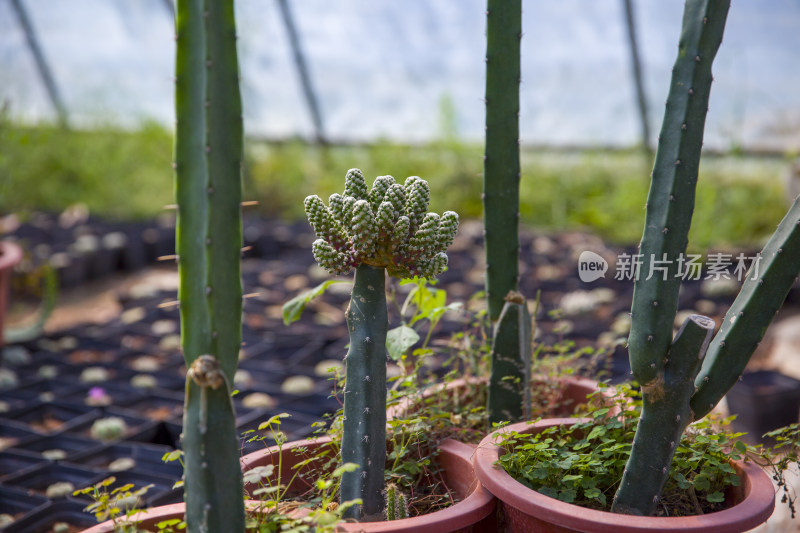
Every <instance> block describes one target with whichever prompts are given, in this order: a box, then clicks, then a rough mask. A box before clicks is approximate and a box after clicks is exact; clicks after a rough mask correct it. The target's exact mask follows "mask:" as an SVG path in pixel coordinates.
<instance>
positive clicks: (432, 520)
mask: <svg viewBox="0 0 800 533" xmlns="http://www.w3.org/2000/svg"><path fill="white" fill-rule="evenodd" d="M329 443H330V439H328V438H319V439H311V440H302V441H294V442H289V443H286V444H284V446H283V449H282V450H280V451H279V450H278V449H277V447H271V448H267V449H266V450H261V451H257V452H253V453H250V454H248V455H246V456H244V457H242V459H241V465H242V470H243V471H245V472H247V471H249V470H252V469H253V468H256V467H259V466H266V465H269V464H277V462H278V460H279V459H280V460H281V471H282V474H283V475H284V477H285V478H284V479H282V480H281V481H282V482H283V483H289V480H290V479H291V477H292V476H293V474H294V473H295V471H296V470H295V469H294V468H293V466H294V465H296V464H298V463H300V462H301V461H303V460H304V459H307V458H309V457H310V456H313V454H314V453H315V452H316V451H317V450H319V449H320V448H321V447H324V446H327V445H328V444H329ZM297 448H303V449H304V452H302V453H297V452H296V449H297ZM474 451H475V448H474V447H473V446H470V445H468V444H464V443H461V442H458V441H454V440H445V441H443V442H442V443H441V444H440V447H439V456H438V461H439V463H440V466H441V467H442V469H443V470H444V479H445V483H446V485H447V487H448V488H449V489H450V490H451V491H452V492H453V493H454V494H455V496H456V498H457V499H458V500H459V501H458V503H456V504H455V505H452V506H450V507H448V508H446V509H443V510H441V511H437V512H435V513H431V514H427V515H423V516H416V517H413V518H406V519H403V520H394V521H392V522H363V523H347V524H340V525H339V526H338V529H337V531H340V532H343V533H357V532H364V533H389V532H395V533H400V532H408V533H449V532H453V533H455V532H458V533H493V532H495V531H497V524H496V517H495V513H494V510H495V504H496V502H495V500H494V498H493V497H492V496H491V495H490V494H489V493H488V492H486V491H485V490H484V489H483V487H481V485H480V483H479V482H478V480H477V478H476V477H475V473H474V470H473V468H472V463H471V457H472V454H473V453H474ZM313 468H314V465H313V464H309V465H306V466H304V467H303V468H302V469H301V472H309V471H310V470H312V469H313ZM311 477H313V476H311ZM310 486H311V485H310V484H309V482H308V481H307V480H306V479H304V478H300V477H299V476H298V477H295V478H294V480H293V481H292V483H291V484H290V485H289V486H288V488H289V493H302V492H305V491H306V490H308V489H309V488H310ZM257 488H259V487H258V486H257V485H250V484H248V485H246V486H245V490H246V491H247V492H248V494H252V492H253V491H254V490H256V489H257ZM247 507H248V509H250V511H249V512H258V508H259V507H263V504H262V502H259V501H254V500H250V501H248V502H247ZM185 511H186V507H185V504H183V503H179V504H172V505H165V506H162V507H156V508H153V509H149V510H146V511H142V512H141V513H138V514H136V515H135V516H134V519H135V520H137V521H139V522H140V523H139V528H141V529H144V530H146V531H157V527H156V524H158V522H161V521H163V520H167V519H172V518H179V519H183V517H184V514H185ZM112 531H113V524H112V523H111V522H103V523H102V524H99V525H97V526H95V527H93V528H91V529H89V530H87V531H86V532H85V533H111V532H112Z"/></svg>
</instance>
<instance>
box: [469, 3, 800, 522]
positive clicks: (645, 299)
mask: <svg viewBox="0 0 800 533" xmlns="http://www.w3.org/2000/svg"><path fill="white" fill-rule="evenodd" d="M729 5H730V2H729V1H728V0H689V1H688V2H687V3H686V7H685V11H684V18H683V28H682V33H681V39H680V43H679V55H678V58H677V60H676V62H675V67H674V68H673V74H672V84H671V88H670V94H669V98H668V100H667V109H666V112H665V116H664V122H663V125H662V130H661V135H660V138H659V143H658V152H657V155H656V160H655V165H654V169H653V175H652V181H651V187H650V193H649V196H648V202H647V214H646V220H645V230H644V235H643V238H642V242H641V247H640V252H641V256H640V257H641V264H640V266H639V267H638V268H637V270H636V274H637V275H636V280H635V285H634V299H633V305H632V327H631V334H630V338H629V352H630V362H631V369H632V371H633V377H634V379H635V380H636V381H637V382H638V383H640V384H641V388H642V394H643V408H642V412H641V417H640V421H639V423H638V426H637V430H636V435H635V438H634V439H633V443H632V449H631V454H630V459H629V460H628V461H627V464H626V467H625V472H624V475H623V477H622V480H621V483H620V487H619V489H618V491H617V493H616V495H615V496H614V499H613V505H612V511H613V512H615V513H625V514H634V515H641V516H648V515H650V514H651V513H652V512H653V510H654V509H655V507H656V506H657V504H658V502H659V496H660V494H661V491H662V488H663V486H664V483H665V481H666V479H667V477H668V475H669V471H670V464H671V462H672V458H673V455H674V453H675V449H676V446H677V445H678V443H679V442H680V441H681V435H682V434H683V433H684V430H685V429H686V428H687V425H688V424H690V423H691V422H693V421H695V420H699V419H701V418H702V417H703V416H705V415H706V414H708V413H709V412H710V411H711V409H713V407H714V406H715V405H716V404H717V402H718V401H719V400H720V399H721V398H722V396H723V395H724V394H725V393H726V392H727V391H728V390H729V389H730V388H731V386H732V385H733V384H734V383H735V382H736V381H737V379H738V378H739V376H740V375H741V373H742V371H743V370H744V367H745V365H746V364H747V362H748V360H749V358H750V357H751V355H752V353H753V350H754V349H755V347H756V345H757V344H758V342H759V341H760V339H761V337H762V335H763V333H764V331H765V330H766V327H767V326H768V325H769V322H770V321H771V319H772V317H773V315H774V314H775V313H776V312H777V310H778V309H779V307H780V305H781V304H782V302H783V300H784V298H785V296H786V294H787V292H788V290H789V288H790V287H791V285H792V283H793V281H794V279H795V277H796V276H797V273H798V271H799V270H800V254H797V253H791V252H789V250H795V249H798V248H800V201H798V200H796V201H795V203H794V204H793V206H792V207H791V209H790V210H789V212H788V214H787V215H786V217H785V218H784V220H783V221H782V222H781V224H780V225H779V227H778V229H777V231H776V232H775V234H774V235H773V236H772V238H771V239H770V240H769V242H768V243H767V244H766V246H765V247H764V250H763V251H762V253H761V254H760V260H759V261H758V262H757V263H756V264H755V265H754V267H753V268H752V269H751V271H750V273H748V275H747V279H746V281H745V282H744V285H743V287H742V289H741V291H740V293H739V295H738V296H737V298H736V300H735V301H734V303H733V305H732V306H731V308H730V310H729V311H728V313H727V314H726V316H725V319H724V321H723V324H722V326H721V328H720V331H719V333H718V334H717V335H716V336H714V329H715V323H714V321H713V320H712V319H710V318H708V317H704V316H699V315H692V316H690V317H688V318H687V319H686V321H685V322H684V324H683V326H682V327H681V328H680V330H679V331H678V333H677V334H676V335H675V337H674V339H673V336H672V333H673V332H672V324H673V320H674V318H675V315H676V312H677V306H678V291H679V289H680V281H681V275H682V272H681V271H680V268H681V265H682V263H681V258H682V257H683V254H684V253H685V251H686V246H687V242H688V239H687V236H688V231H689V225H690V222H691V215H692V210H693V208H694V192H695V185H696V181H697V176H698V169H699V163H700V152H701V146H702V137H703V127H704V123H705V116H706V112H707V109H708V97H709V92H710V87H711V81H712V77H711V63H712V60H713V58H714V56H715V54H716V52H717V49H718V48H719V45H720V43H721V41H722V34H723V31H724V27H725V20H726V17H727V13H728V8H729ZM712 337H713V340H712ZM485 443H486V444H487V445H488V444H489V442H488V441H485ZM489 455H490V454H489ZM488 459H490V457H487V454H478V456H477V460H479V461H480V464H478V466H477V470H478V474H479V477H480V478H481V480H482V481H483V482H484V484H486V485H487V487H493V486H496V483H495V481H493V479H494V476H495V474H499V473H500V469H499V468H497V467H494V466H492V465H491V463H486V462H485V461H486V460H488ZM753 486H755V483H753ZM519 488H520V489H521V488H523V486H522V485H519ZM490 490H491V488H490ZM573 512H574V514H579V513H580V510H578V509H575V510H574V511H573ZM755 517H756V518H758V519H765V518H766V516H765V515H764V510H763V509H761V510H760V511H759V513H757V514H756V515H755ZM534 519H536V518H534ZM752 519H753V517H751V522H750V523H752ZM565 527H570V526H565ZM582 527H588V526H582ZM597 527H598V528H602V527H605V526H602V525H598V526H597ZM584 530H588V529H584ZM598 530H600V529H598Z"/></svg>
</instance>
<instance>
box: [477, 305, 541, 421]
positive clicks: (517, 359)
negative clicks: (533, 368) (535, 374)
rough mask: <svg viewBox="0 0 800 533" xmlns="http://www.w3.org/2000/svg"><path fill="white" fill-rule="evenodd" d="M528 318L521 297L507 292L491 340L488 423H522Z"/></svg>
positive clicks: (526, 399)
mask: <svg viewBox="0 0 800 533" xmlns="http://www.w3.org/2000/svg"><path fill="white" fill-rule="evenodd" d="M531 357H532V355H531V315H530V313H529V311H528V304H527V302H526V301H525V298H524V297H523V296H522V295H521V294H519V293H518V292H513V291H511V292H509V293H508V295H507V296H506V303H505V305H504V306H503V312H502V313H501V314H500V319H499V320H498V321H497V323H496V324H495V328H494V334H493V338H492V374H491V376H490V378H489V399H488V405H489V422H490V423H499V422H502V421H504V420H522V419H524V418H526V417H527V416H526V415H527V411H528V410H529V409H528V408H529V406H530V386H529V385H528V384H529V382H530V361H531Z"/></svg>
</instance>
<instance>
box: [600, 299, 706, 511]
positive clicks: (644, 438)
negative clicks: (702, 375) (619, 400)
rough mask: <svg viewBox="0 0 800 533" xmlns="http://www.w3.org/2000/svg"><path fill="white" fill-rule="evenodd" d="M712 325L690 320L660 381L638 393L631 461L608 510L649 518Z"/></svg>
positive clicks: (686, 418)
mask: <svg viewBox="0 0 800 533" xmlns="http://www.w3.org/2000/svg"><path fill="white" fill-rule="evenodd" d="M714 327H715V324H714V321H713V320H712V319H710V318H708V317H704V316H701V315H691V316H690V317H688V318H687V319H686V321H685V322H684V323H683V326H682V327H681V329H680V330H679V331H678V333H677V335H676V336H675V341H674V342H673V344H672V346H671V348H670V351H669V354H668V355H667V357H666V358H665V359H666V362H665V363H664V366H663V369H662V371H661V373H660V374H659V375H658V377H657V378H656V379H654V380H652V381H651V382H650V383H649V384H648V385H647V386H644V387H642V392H643V403H642V414H641V417H640V418H639V426H638V427H637V429H636V436H635V437H634V439H633V447H632V448H631V456H630V459H629V460H628V463H627V465H626V466H625V472H624V474H623V476H622V482H621V484H620V488H619V490H618V491H617V494H616V495H615V496H614V503H613V505H612V508H611V510H612V511H613V512H616V513H625V514H636V515H644V516H648V515H650V514H651V513H652V512H653V511H654V510H655V508H656V505H657V504H658V497H659V495H660V494H661V490H662V489H663V488H664V483H665V482H666V480H667V477H668V476H669V466H670V464H671V463H672V457H673V456H674V454H675V449H676V448H677V445H678V443H679V442H680V440H681V435H682V434H683V430H684V429H686V426H687V425H688V424H689V422H691V421H692V413H691V409H690V408H689V400H690V398H691V397H692V394H693V393H694V376H695V375H696V374H697V371H698V369H699V368H700V365H701V363H702V360H703V356H704V355H705V353H706V349H707V348H708V344H709V342H711V337H712V335H713V334H714Z"/></svg>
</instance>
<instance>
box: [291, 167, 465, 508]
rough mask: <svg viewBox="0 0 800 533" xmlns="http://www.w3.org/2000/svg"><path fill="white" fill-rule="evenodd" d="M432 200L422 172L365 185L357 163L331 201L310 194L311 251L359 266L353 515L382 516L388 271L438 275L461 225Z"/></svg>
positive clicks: (350, 433)
mask: <svg viewBox="0 0 800 533" xmlns="http://www.w3.org/2000/svg"><path fill="white" fill-rule="evenodd" d="M429 200H430V189H429V188H428V183H427V182H426V181H425V180H423V179H420V178H418V177H416V176H412V177H410V178H408V179H406V181H405V183H404V184H402V185H401V184H399V183H396V182H395V180H394V178H392V177H391V176H380V177H378V178H376V179H375V182H374V183H373V185H372V188H371V189H370V190H368V189H367V184H366V182H365V180H364V176H363V175H362V174H361V171H360V170H358V169H351V170H350V171H348V172H347V176H346V177H345V187H344V193H343V194H334V195H332V196H331V197H330V199H329V200H328V205H325V203H324V202H323V201H322V200H321V199H320V198H319V197H318V196H309V197H308V198H306V200H305V210H306V215H307V216H308V220H309V222H310V223H311V226H313V228H314V231H315V232H316V234H317V237H318V239H317V240H316V241H314V244H313V252H314V258H315V259H316V260H317V262H318V263H319V264H320V265H321V266H322V267H323V268H325V269H326V270H328V272H330V273H332V274H347V273H349V272H350V271H351V270H353V269H355V280H354V283H353V292H352V294H351V296H350V305H349V307H348V308H347V326H348V330H349V332H350V348H349V350H348V352H347V355H346V357H345V364H346V370H345V387H344V418H343V421H342V425H343V434H342V461H344V462H349V463H355V464H357V465H359V467H358V469H356V470H355V471H353V472H347V473H345V474H344V475H343V476H342V483H341V490H340V497H341V501H342V502H346V501H351V500H355V499H361V501H362V504H361V505H360V506H359V505H356V506H353V507H351V508H350V509H348V513H349V514H348V517H349V518H357V519H360V520H363V521H377V520H381V519H382V518H383V517H384V516H385V504H384V498H383V493H384V476H383V471H384V467H385V463H386V332H387V329H388V320H387V313H386V291H385V277H386V272H388V273H389V275H391V276H394V277H398V278H407V277H413V276H420V277H433V276H436V275H437V274H440V273H441V272H443V271H444V269H445V268H446V267H447V255H446V254H445V250H446V249H447V247H448V246H450V244H451V243H452V242H453V238H454V237H455V234H456V231H457V230H458V215H457V214H456V213H454V212H453V211H446V212H445V213H443V214H442V215H441V216H439V215H437V214H436V213H428V212H427V210H428V202H429Z"/></svg>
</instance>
